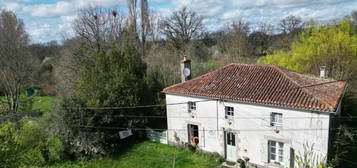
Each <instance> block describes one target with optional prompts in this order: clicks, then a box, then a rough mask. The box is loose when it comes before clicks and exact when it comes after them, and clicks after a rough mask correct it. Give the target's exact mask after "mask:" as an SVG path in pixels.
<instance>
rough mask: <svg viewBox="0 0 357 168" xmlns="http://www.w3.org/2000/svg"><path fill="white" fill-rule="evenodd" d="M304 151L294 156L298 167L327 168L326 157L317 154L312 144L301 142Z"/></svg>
mask: <svg viewBox="0 0 357 168" xmlns="http://www.w3.org/2000/svg"><path fill="white" fill-rule="evenodd" d="M303 147H304V151H303V153H300V152H299V155H297V156H296V158H295V161H296V162H297V164H298V166H299V167H304V168H329V166H328V165H327V163H326V158H325V157H323V156H321V155H318V154H317V153H316V152H315V151H314V144H312V145H311V144H309V143H305V144H303Z"/></svg>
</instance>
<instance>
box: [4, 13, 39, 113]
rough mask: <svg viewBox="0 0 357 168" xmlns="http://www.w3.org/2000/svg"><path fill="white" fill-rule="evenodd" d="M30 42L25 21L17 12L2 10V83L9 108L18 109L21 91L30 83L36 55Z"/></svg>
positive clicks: (14, 110)
mask: <svg viewBox="0 0 357 168" xmlns="http://www.w3.org/2000/svg"><path fill="white" fill-rule="evenodd" d="M28 43H29V38H28V35H27V33H26V31H25V27H24V23H23V21H22V20H21V19H18V18H17V16H16V15H15V13H13V12H11V11H6V10H3V11H1V12H0V79H1V80H0V82H1V83H0V84H1V85H2V87H3V88H4V89H5V97H6V100H7V104H8V107H9V110H11V111H13V112H16V111H17V109H18V103H19V96H20V93H21V92H22V91H23V90H24V89H26V88H27V87H28V86H29V85H30V82H31V81H30V80H31V76H32V73H33V67H32V64H33V62H34V60H35V59H34V57H32V56H31V55H30V53H29V52H28V50H27V47H28Z"/></svg>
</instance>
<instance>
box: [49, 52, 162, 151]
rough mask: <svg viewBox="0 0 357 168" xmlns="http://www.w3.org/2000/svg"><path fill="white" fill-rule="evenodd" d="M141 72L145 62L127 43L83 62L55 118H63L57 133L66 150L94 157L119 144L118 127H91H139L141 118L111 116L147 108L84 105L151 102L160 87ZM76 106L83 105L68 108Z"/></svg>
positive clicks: (154, 100) (143, 121)
mask: <svg viewBox="0 0 357 168" xmlns="http://www.w3.org/2000/svg"><path fill="white" fill-rule="evenodd" d="M145 73H146V64H145V63H144V62H143V61H142V60H141V58H140V56H139V54H138V53H137V52H136V50H135V48H134V47H131V46H129V45H127V46H126V47H124V48H123V49H122V50H119V49H116V48H114V49H112V50H110V51H107V52H105V51H101V52H99V53H98V54H97V55H95V56H93V57H92V58H91V59H90V60H89V61H88V62H86V63H85V65H83V69H82V70H81V72H80V76H79V81H78V83H77V85H76V86H75V91H74V93H73V95H72V97H71V98H70V99H67V100H65V101H64V102H63V108H65V109H66V110H64V113H59V115H61V116H60V119H59V121H63V123H62V124H59V125H60V126H61V128H62V130H60V133H59V134H60V135H61V136H62V137H63V138H64V139H65V141H66V142H67V145H68V149H69V152H70V153H73V154H74V155H76V156H81V155H86V156H95V155H100V154H105V153H107V152H110V151H111V150H113V148H115V147H117V146H118V145H120V140H119V137H118V130H115V129H112V130H108V129H104V130H100V129H95V127H119V128H127V127H141V126H143V124H145V123H146V122H147V120H145V119H143V118H123V117H115V116H118V115H133V114H134V115H140V114H146V113H148V112H150V111H148V110H149V109H140V110H137V109H117V110H115V109H106V110H103V109H86V108H85V107H122V106H137V105H143V104H155V103H156V100H157V99H158V95H157V93H158V90H159V89H160V90H161V89H162V88H161V87H160V85H159V84H158V82H157V80H156V79H153V78H154V77H155V75H154V74H152V75H153V76H146V74H145ZM150 77H153V78H150ZM77 106H78V107H84V108H72V107H77ZM67 107H68V108H67ZM114 115H115V116H114ZM93 127H94V128H93ZM92 128H93V129H92ZM55 129H56V128H55Z"/></svg>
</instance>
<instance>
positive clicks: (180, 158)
mask: <svg viewBox="0 0 357 168" xmlns="http://www.w3.org/2000/svg"><path fill="white" fill-rule="evenodd" d="M175 154H176V159H175V167H176V168H207V167H213V166H217V165H219V164H220V162H219V159H218V158H215V157H212V156H209V155H207V154H202V153H199V152H191V151H189V150H187V149H182V148H176V147H170V146H168V145H164V144H158V143H153V142H142V143H138V144H135V145H134V146H132V147H131V148H130V149H129V150H128V151H126V152H124V153H122V154H118V155H113V156H106V157H102V158H96V159H93V160H91V161H88V162H85V161H75V162H66V163H63V164H57V165H54V166H52V167H51V168H65V167H75V168H76V167H78V168H79V167H80V168H84V167H85V168H99V167H100V168H112V167H118V168H120V167H125V168H163V167H172V165H173V158H174V155H175Z"/></svg>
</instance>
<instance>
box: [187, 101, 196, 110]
mask: <svg viewBox="0 0 357 168" xmlns="http://www.w3.org/2000/svg"><path fill="white" fill-rule="evenodd" d="M195 110H196V102H188V112H192V111H195Z"/></svg>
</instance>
